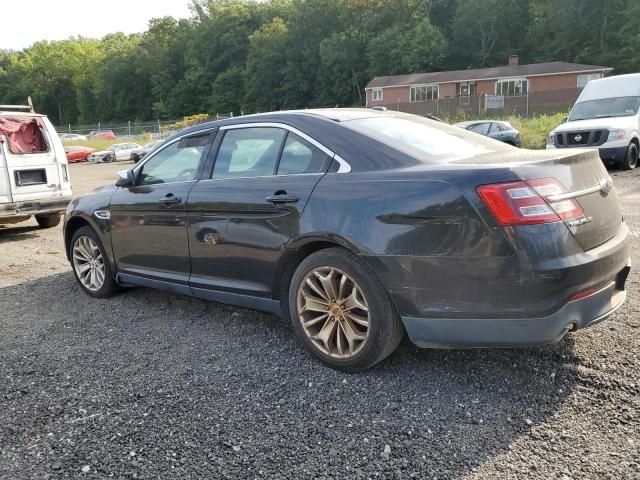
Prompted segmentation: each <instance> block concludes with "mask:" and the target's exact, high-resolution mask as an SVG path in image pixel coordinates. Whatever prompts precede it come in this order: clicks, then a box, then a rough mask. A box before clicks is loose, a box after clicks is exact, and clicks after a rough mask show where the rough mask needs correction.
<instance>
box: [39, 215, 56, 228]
mask: <svg viewBox="0 0 640 480" xmlns="http://www.w3.org/2000/svg"><path fill="white" fill-rule="evenodd" d="M36 222H38V225H40V226H41V227H42V228H51V227H55V226H56V225H59V224H60V214H59V213H55V214H53V215H36Z"/></svg>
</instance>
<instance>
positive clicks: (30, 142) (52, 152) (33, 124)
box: [0, 99, 71, 227]
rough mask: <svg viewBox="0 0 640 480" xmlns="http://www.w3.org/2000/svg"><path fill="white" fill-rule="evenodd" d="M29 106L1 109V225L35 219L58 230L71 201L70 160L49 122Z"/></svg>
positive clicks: (2, 106) (40, 223)
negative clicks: (56, 227) (68, 161)
mask: <svg viewBox="0 0 640 480" xmlns="http://www.w3.org/2000/svg"><path fill="white" fill-rule="evenodd" d="M28 103H29V105H0V224H7V223H17V222H22V221H24V220H27V219H29V218H30V217H31V216H35V218H36V220H37V222H38V224H39V225H40V226H41V227H53V226H55V225H57V224H58V223H60V215H61V214H62V213H63V212H64V211H65V209H66V208H67V204H68V203H69V202H70V201H71V183H70V179H69V170H68V167H67V157H66V155H65V152H64V147H63V146H62V142H61V141H60V139H59V138H58V134H57V133H56V131H55V128H53V125H52V124H51V122H50V121H49V119H48V118H47V117H46V116H44V115H39V114H37V113H34V111H33V105H32V103H31V99H29V102H28Z"/></svg>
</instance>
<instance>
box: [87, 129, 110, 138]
mask: <svg viewBox="0 0 640 480" xmlns="http://www.w3.org/2000/svg"><path fill="white" fill-rule="evenodd" d="M89 138H94V139H100V140H115V139H116V134H115V133H113V130H93V131H92V132H90V133H89Z"/></svg>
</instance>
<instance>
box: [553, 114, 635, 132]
mask: <svg viewBox="0 0 640 480" xmlns="http://www.w3.org/2000/svg"><path fill="white" fill-rule="evenodd" d="M634 124H637V120H636V117H635V116H629V117H609V118H592V119H590V120H576V121H575V122H566V123H563V124H562V125H559V126H557V127H556V128H555V129H554V132H555V133H559V132H575V131H576V130H604V129H607V130H614V129H624V128H630V127H631V126H632V125H634Z"/></svg>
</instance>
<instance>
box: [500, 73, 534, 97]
mask: <svg viewBox="0 0 640 480" xmlns="http://www.w3.org/2000/svg"><path fill="white" fill-rule="evenodd" d="M528 91H529V81H528V80H527V79H526V78H510V79H507V80H498V81H497V82H496V95H502V96H504V97H521V96H523V95H526V94H527V92H528Z"/></svg>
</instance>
